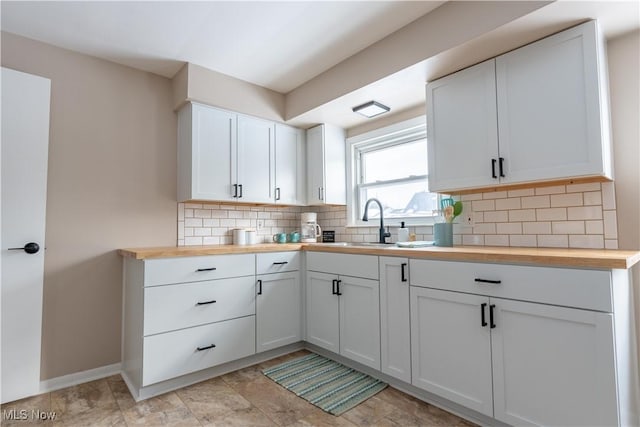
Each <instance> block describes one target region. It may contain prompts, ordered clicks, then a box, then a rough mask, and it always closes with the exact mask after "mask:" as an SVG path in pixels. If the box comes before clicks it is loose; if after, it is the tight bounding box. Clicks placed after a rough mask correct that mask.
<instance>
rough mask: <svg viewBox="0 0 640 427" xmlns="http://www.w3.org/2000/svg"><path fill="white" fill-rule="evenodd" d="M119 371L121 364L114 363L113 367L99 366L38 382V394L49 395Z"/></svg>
mask: <svg viewBox="0 0 640 427" xmlns="http://www.w3.org/2000/svg"><path fill="white" fill-rule="evenodd" d="M121 370H122V364H121V363H114V364H113V365H107V366H101V367H100V368H94V369H89V370H87V371H82V372H75V373H73V374H69V375H63V376H61V377H56V378H51V379H48V380H43V381H40V393H49V392H51V391H56V390H60V389H62V388H66V387H71V386H74V385H78V384H83V383H86V382H89V381H94V380H99V379H102V378H106V377H110V376H112V375H117V374H120V373H121Z"/></svg>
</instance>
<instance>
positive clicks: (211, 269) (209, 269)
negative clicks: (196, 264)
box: [196, 267, 217, 272]
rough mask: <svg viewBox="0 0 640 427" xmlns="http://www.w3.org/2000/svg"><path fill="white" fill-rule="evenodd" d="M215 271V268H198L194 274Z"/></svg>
mask: <svg viewBox="0 0 640 427" xmlns="http://www.w3.org/2000/svg"><path fill="white" fill-rule="evenodd" d="M215 270H217V269H216V268H215V267H210V268H199V269H197V270H196V272H201V271H215Z"/></svg>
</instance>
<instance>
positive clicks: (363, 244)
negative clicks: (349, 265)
mask: <svg viewBox="0 0 640 427" xmlns="http://www.w3.org/2000/svg"><path fill="white" fill-rule="evenodd" d="M319 244H320V245H322V246H352V247H366V248H372V247H373V248H392V247H394V246H395V243H375V242H334V243H319Z"/></svg>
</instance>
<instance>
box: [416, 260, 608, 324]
mask: <svg viewBox="0 0 640 427" xmlns="http://www.w3.org/2000/svg"><path fill="white" fill-rule="evenodd" d="M409 263H410V271H411V285H412V286H422V287H427V288H435V289H444V290H449V291H459V292H468V293H474V294H480V295H488V296H493V297H500V298H508V299H515V300H521V301H532V302H540V303H545V304H554V305H561V306H566V307H576V308H584V309H589V310H599V311H605V312H611V311H613V304H612V297H611V272H610V271H605V270H581V269H571V268H553V267H530V266H518V265H501V264H483V263H473V262H457V261H433V260H415V259H412V260H410V261H409ZM476 279H479V280H481V281H477V280H476ZM491 282H499V283H491Z"/></svg>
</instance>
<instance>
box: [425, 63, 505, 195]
mask: <svg viewBox="0 0 640 427" xmlns="http://www.w3.org/2000/svg"><path fill="white" fill-rule="evenodd" d="M427 150H428V162H429V191H445V190H455V189H463V188H477V187H483V186H489V185H495V184H497V183H498V179H497V174H498V171H497V166H496V169H495V174H494V176H496V178H493V177H492V159H496V161H497V158H498V130H497V112H496V81H495V61H494V60H493V59H492V60H489V61H486V62H483V63H480V64H478V65H475V66H473V67H470V68H467V69H465V70H462V71H459V72H457V73H455V74H452V75H450V76H447V77H444V78H442V79H439V80H436V81H433V82H431V83H429V84H428V85H427Z"/></svg>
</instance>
